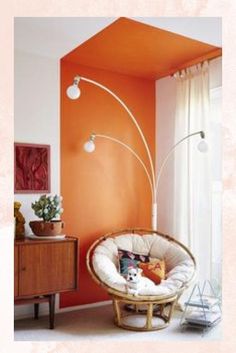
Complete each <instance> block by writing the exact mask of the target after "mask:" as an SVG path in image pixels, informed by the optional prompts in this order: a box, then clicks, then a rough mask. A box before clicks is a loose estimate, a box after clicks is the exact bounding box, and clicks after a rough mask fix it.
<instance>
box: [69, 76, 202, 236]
mask: <svg viewBox="0 0 236 353" xmlns="http://www.w3.org/2000/svg"><path fill="white" fill-rule="evenodd" d="M81 80H83V81H85V82H88V83H90V84H93V85H95V86H97V87H99V88H101V89H102V90H104V91H106V92H107V93H109V94H110V95H111V96H112V97H113V98H114V99H115V100H117V101H118V102H119V104H120V105H121V106H122V107H123V108H124V109H125V111H126V112H127V113H128V117H129V118H130V119H131V120H132V122H133V123H134V125H135V127H136V128H137V130H138V133H139V135H140V137H141V140H142V142H143V145H144V147H145V151H146V153H147V157H148V166H147V165H146V164H145V162H144V161H143V159H142V158H141V157H140V156H139V155H138V154H137V153H136V152H135V150H134V149H133V148H132V147H130V146H129V145H127V144H126V143H124V142H122V141H120V140H118V139H117V138H114V137H112V136H108V135H103V134H95V133H93V134H91V136H90V138H89V141H87V142H86V143H85V145H84V149H85V151H86V152H90V153H91V152H93V151H94V150H95V143H94V140H95V138H103V139H108V140H110V141H112V142H115V143H118V144H119V145H121V146H122V147H124V148H126V149H127V150H128V151H129V152H130V153H131V154H132V155H133V156H134V157H135V158H136V159H137V160H138V161H139V163H140V164H141V166H142V168H143V169H144V171H145V174H146V176H147V178H148V182H149V184H150V189H151V194H152V219H151V222H152V228H153V229H154V230H157V194H158V186H159V180H160V177H161V175H162V171H163V169H164V167H165V165H166V163H167V161H168V160H169V157H170V156H171V155H172V154H173V152H174V151H175V148H176V147H177V146H178V145H179V144H181V143H182V142H183V141H185V140H187V139H189V138H190V137H192V136H195V135H200V137H201V141H200V143H199V145H198V149H199V151H201V152H206V150H207V144H206V142H205V140H204V139H205V133H204V132H203V131H197V132H193V133H190V134H188V135H187V136H185V137H183V138H182V139H181V140H179V141H178V142H177V143H176V144H175V145H174V146H173V147H172V148H171V149H170V150H169V152H168V153H167V154H166V157H165V158H164V160H163V162H162V163H161V164H160V169H159V173H158V175H157V176H155V171H154V164H153V160H152V156H151V152H150V148H149V146H148V143H147V140H146V138H145V136H144V133H143V131H142V129H141V127H140V125H139V124H138V122H137V120H136V119H135V117H134V115H133V113H132V112H131V111H130V109H129V108H128V107H127V105H126V104H125V103H124V102H123V100H121V99H120V97H118V96H117V95H116V94H115V93H114V92H113V91H111V90H110V89H109V88H108V87H106V86H104V85H102V84H101V83H99V82H97V81H94V80H91V79H88V78H86V77H81V76H79V75H77V76H75V77H74V80H73V84H72V85H71V86H69V87H68V88H67V91H66V93H67V96H68V97H69V98H70V99H72V100H75V99H77V98H79V97H80V89H79V87H78V85H79V83H80V81H81Z"/></svg>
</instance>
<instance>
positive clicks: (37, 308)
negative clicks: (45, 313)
mask: <svg viewBox="0 0 236 353" xmlns="http://www.w3.org/2000/svg"><path fill="white" fill-rule="evenodd" d="M34 318H35V320H38V318H39V303H35V304H34Z"/></svg>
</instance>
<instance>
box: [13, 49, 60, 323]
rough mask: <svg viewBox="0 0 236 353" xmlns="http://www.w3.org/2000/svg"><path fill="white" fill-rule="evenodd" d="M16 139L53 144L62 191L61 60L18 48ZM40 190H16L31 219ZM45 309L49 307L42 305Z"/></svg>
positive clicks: (56, 187)
mask: <svg viewBox="0 0 236 353" xmlns="http://www.w3.org/2000/svg"><path fill="white" fill-rule="evenodd" d="M14 60H15V72H14V76H15V97H14V101H15V105H14V123H15V126H14V134H15V136H14V140H15V142H29V143H40V144H49V145H50V146H51V193H53V194H54V193H57V194H59V193H60V116H59V113H60V112H59V107H60V103H59V89H60V80H59V61H58V60H56V59H52V58H47V57H43V56H39V55H35V54H29V53H26V52H23V51H19V50H16V51H15V58H14ZM38 197H39V194H15V200H17V201H20V202H21V203H22V207H21V210H22V213H23V215H24V217H25V219H26V233H29V232H30V228H29V226H28V223H29V221H30V220H32V219H37V217H36V216H35V215H34V214H33V211H32V209H31V202H32V201H34V200H35V199H37V198H38ZM32 308H33V305H30V306H16V307H15V317H19V318H20V317H25V316H28V315H32ZM42 310H43V311H44V310H47V308H46V307H45V306H44V305H42Z"/></svg>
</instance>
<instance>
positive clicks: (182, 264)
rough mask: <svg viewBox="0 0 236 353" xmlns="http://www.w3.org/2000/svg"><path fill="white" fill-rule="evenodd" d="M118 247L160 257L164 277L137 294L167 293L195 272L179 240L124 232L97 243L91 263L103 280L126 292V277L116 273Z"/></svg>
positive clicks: (177, 287)
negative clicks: (177, 242) (164, 270)
mask: <svg viewBox="0 0 236 353" xmlns="http://www.w3.org/2000/svg"><path fill="white" fill-rule="evenodd" d="M118 249H122V250H128V251H131V252H134V253H137V254H142V255H149V256H150V257H152V258H158V259H163V260H164V261H165V264H166V270H167V275H166V279H165V280H162V281H161V283H160V284H159V285H155V286H150V287H145V288H143V289H142V290H140V292H139V295H169V294H173V293H175V292H177V291H178V290H179V289H180V288H181V287H182V286H183V285H184V284H185V283H186V282H188V281H189V280H190V278H191V277H192V275H193V273H194V263H193V260H192V259H191V257H190V256H189V255H188V254H187V253H186V252H185V251H184V250H183V249H182V247H180V246H179V245H178V244H176V243H173V242H170V241H168V240H167V239H165V238H163V237H161V236H158V235H156V234H144V235H142V236H141V235H138V234H125V235H119V236H117V237H114V238H108V239H106V240H104V241H103V242H101V243H100V245H98V246H97V247H96V248H95V250H94V254H93V259H92V261H93V267H94V270H95V272H96V274H97V276H98V277H99V278H100V280H101V281H102V282H104V283H105V284H106V285H108V286H109V287H112V288H114V289H117V290H119V291H122V292H126V286H125V285H126V280H125V279H124V277H122V276H121V275H120V273H119V270H118V269H119V259H118Z"/></svg>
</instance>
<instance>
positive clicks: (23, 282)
mask: <svg viewBox="0 0 236 353" xmlns="http://www.w3.org/2000/svg"><path fill="white" fill-rule="evenodd" d="M19 276H20V278H19V296H31V295H40V294H47V293H55V292H60V291H62V290H70V289H71V290H73V289H75V288H76V242H74V241H62V242H60V241H57V242H53V243H50V242H48V243H47V242H45V243H42V244H40V243H38V244H30V245H29V244H25V245H21V246H20V259H19Z"/></svg>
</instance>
